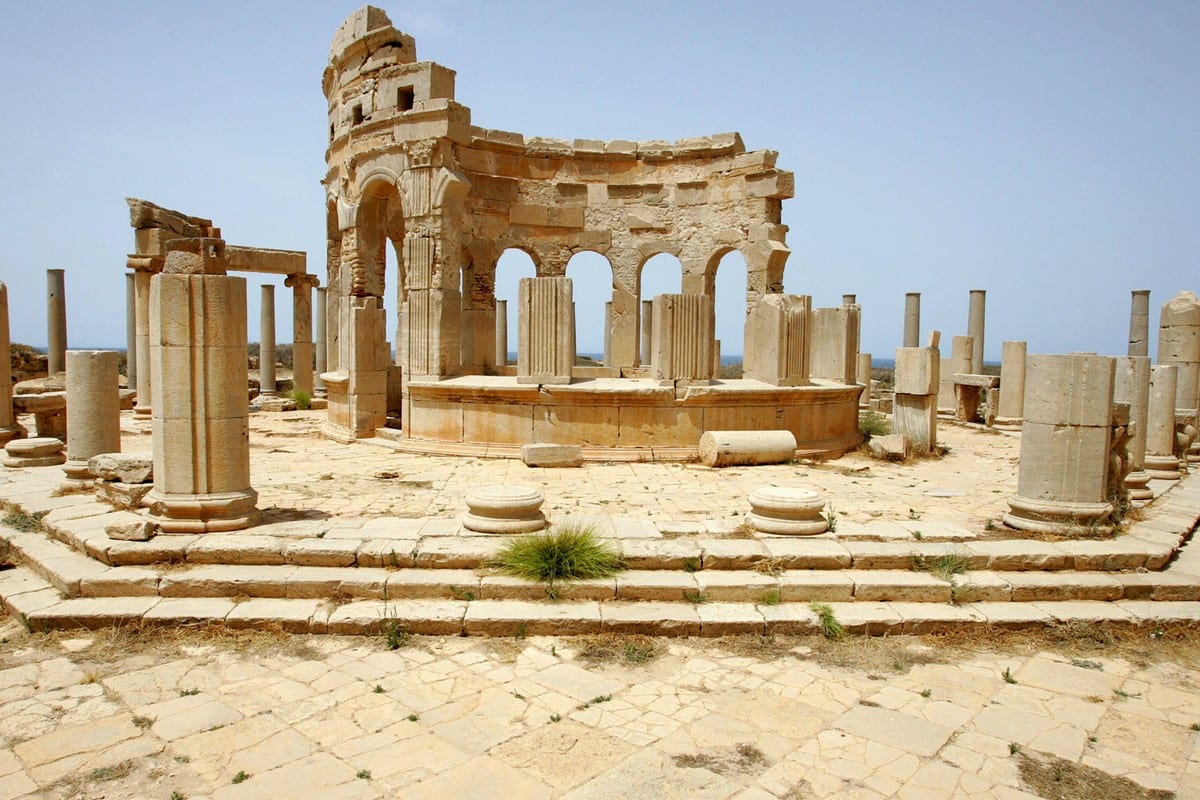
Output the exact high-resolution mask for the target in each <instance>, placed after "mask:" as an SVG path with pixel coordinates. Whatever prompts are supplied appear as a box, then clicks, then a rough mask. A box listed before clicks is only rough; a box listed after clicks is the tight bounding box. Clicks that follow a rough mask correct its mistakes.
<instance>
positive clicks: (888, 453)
mask: <svg viewBox="0 0 1200 800" xmlns="http://www.w3.org/2000/svg"><path fill="white" fill-rule="evenodd" d="M867 447H868V448H870V450H871V455H873V456H875V457H876V458H882V459H884V460H885V461H907V460H909V459H910V458H911V457H912V450H913V448H912V445H910V444H909V441H908V437H907V436H905V435H904V434H902V433H889V434H887V435H886V436H872V437H871V438H870V439H869V440H868V441H867Z"/></svg>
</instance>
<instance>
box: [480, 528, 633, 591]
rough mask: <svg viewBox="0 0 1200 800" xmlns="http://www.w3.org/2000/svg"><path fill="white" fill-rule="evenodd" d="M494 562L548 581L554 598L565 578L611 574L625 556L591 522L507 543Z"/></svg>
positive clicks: (508, 571)
mask: <svg viewBox="0 0 1200 800" xmlns="http://www.w3.org/2000/svg"><path fill="white" fill-rule="evenodd" d="M494 566H495V567H496V568H497V569H499V570H500V571H501V572H504V573H506V574H508V575H515V576H516V577H518V578H524V579H525V580H529V581H536V582H538V583H545V584H546V586H547V593H548V594H549V595H550V596H551V598H554V597H557V589H556V588H555V587H556V584H558V583H560V582H563V581H574V580H588V579H590V578H607V577H609V576H610V575H613V574H615V573H617V572H618V571H620V570H621V569H623V565H622V564H621V557H620V556H619V555H617V552H616V551H615V550H613V549H612V547H611V546H609V545H608V544H606V543H604V542H603V541H601V540H600V538H599V537H598V536H597V535H596V532H595V530H594V529H593V528H592V527H591V526H575V525H564V526H560V527H554V528H551V529H550V530H549V531H547V532H545V533H535V534H530V535H528V536H522V537H520V538H519V539H514V540H513V541H511V542H509V543H508V544H506V545H505V546H504V547H503V548H502V549H501V550H500V552H499V554H498V555H497V556H496V560H495V562H494Z"/></svg>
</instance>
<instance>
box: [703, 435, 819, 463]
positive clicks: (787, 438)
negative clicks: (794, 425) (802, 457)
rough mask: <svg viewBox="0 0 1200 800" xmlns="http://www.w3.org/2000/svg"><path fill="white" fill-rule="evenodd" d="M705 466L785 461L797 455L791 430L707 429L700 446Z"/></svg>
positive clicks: (794, 438)
mask: <svg viewBox="0 0 1200 800" xmlns="http://www.w3.org/2000/svg"><path fill="white" fill-rule="evenodd" d="M697 453H698V455H699V457H700V463H701V464H703V465H704V466H706V467H733V466H753V465H757V464H784V463H786V462H788V461H791V460H792V459H793V458H795V457H796V437H795V435H793V434H792V432H791V431H705V432H704V433H702V434H701V435H700V444H699V446H698V447H697Z"/></svg>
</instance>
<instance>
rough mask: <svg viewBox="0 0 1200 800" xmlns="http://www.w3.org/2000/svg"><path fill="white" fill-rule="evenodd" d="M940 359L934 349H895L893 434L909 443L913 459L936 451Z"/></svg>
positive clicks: (936, 350)
mask: <svg viewBox="0 0 1200 800" xmlns="http://www.w3.org/2000/svg"><path fill="white" fill-rule="evenodd" d="M940 369H941V358H940V355H939V353H938V348H937V347H897V348H896V395H895V399H894V401H893V405H892V430H893V432H894V433H899V434H902V435H903V436H904V437H905V438H906V439H908V443H909V446H910V447H911V448H912V453H913V455H925V454H927V453H930V452H932V451H933V450H934V449H936V448H937V405H938V403H937V395H938V373H939V371H940Z"/></svg>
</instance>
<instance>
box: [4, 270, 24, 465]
mask: <svg viewBox="0 0 1200 800" xmlns="http://www.w3.org/2000/svg"><path fill="white" fill-rule="evenodd" d="M12 395H13V382H12V342H11V341H9V338H8V287H7V286H5V285H4V282H3V281H0V446H3V445H6V444H8V443H9V442H10V441H12V440H13V439H20V438H21V437H23V436H24V435H25V428H24V427H23V426H22V425H20V424H19V423H18V422H17V415H16V414H15V413H14V412H13V402H12Z"/></svg>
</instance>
